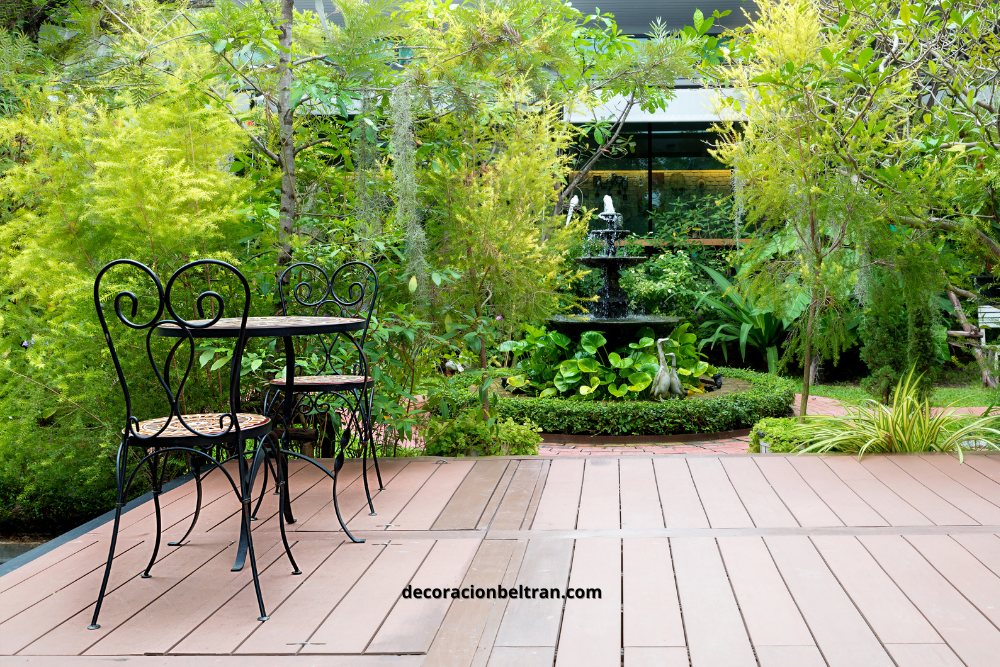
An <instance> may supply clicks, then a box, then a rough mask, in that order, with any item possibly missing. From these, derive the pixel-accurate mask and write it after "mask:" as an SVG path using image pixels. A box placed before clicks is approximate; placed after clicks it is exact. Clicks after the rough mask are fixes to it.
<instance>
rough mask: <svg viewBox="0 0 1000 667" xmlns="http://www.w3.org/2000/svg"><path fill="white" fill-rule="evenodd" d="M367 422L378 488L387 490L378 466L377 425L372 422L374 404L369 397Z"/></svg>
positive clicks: (367, 435) (366, 432)
mask: <svg viewBox="0 0 1000 667" xmlns="http://www.w3.org/2000/svg"><path fill="white" fill-rule="evenodd" d="M363 419H364V422H365V424H364V425H365V436H366V437H367V439H368V445H369V446H370V447H371V449H372V461H373V462H374V463H375V476H376V477H377V478H378V490H379V491H385V484H383V483H382V471H381V470H379V468H378V452H376V451H375V425H374V424H373V423H372V406H371V399H369V403H368V407H367V410H366V411H365V414H364V417H363Z"/></svg>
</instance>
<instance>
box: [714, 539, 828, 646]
mask: <svg viewBox="0 0 1000 667" xmlns="http://www.w3.org/2000/svg"><path fill="white" fill-rule="evenodd" d="M718 543H719V550H720V551H721V552H722V559H723V561H724V562H725V564H726V571H727V572H728V574H729V581H730V582H731V583H732V586H733V591H734V592H735V593H736V600H737V601H738V602H739V604H740V611H741V613H742V614H743V621H744V623H745V624H746V626H747V630H748V631H749V633H750V641H752V642H753V645H754V647H756V648H757V649H758V650H760V647H762V646H815V645H816V642H815V641H813V638H812V635H811V634H810V632H809V628H808V627H806V623H805V621H804V620H803V619H802V614H801V613H799V610H798V608H797V607H796V606H795V600H793V599H792V595H791V593H789V592H788V587H787V586H785V582H784V581H783V580H782V579H781V574H780V573H779V572H778V568H777V567H776V566H775V564H774V561H773V560H771V554H770V553H769V552H768V550H767V546H766V545H765V544H764V541H763V540H762V539H761V538H759V537H720V538H718Z"/></svg>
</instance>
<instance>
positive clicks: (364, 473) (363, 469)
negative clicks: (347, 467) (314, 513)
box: [333, 426, 378, 516]
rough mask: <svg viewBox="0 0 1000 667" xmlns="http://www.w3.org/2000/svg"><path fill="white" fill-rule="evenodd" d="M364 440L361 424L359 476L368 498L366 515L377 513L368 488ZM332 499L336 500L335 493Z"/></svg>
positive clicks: (366, 446) (366, 451)
mask: <svg viewBox="0 0 1000 667" xmlns="http://www.w3.org/2000/svg"><path fill="white" fill-rule="evenodd" d="M364 440H365V429H364V427H363V426H362V428H361V441H362V442H361V477H362V479H363V480H364V483H365V497H366V498H367V499H368V509H369V510H371V511H370V512H368V516H378V514H376V513H375V505H373V504H372V494H371V491H370V490H369V489H368V443H367V442H365V441H364ZM341 456H343V447H341ZM337 470H338V468H334V472H336V471H337ZM336 483H337V482H336V480H334V486H335V487H336ZM333 500H334V502H335V503H336V500H337V496H336V493H335V494H334V496H333Z"/></svg>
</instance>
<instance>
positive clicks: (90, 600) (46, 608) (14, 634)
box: [0, 540, 210, 655]
mask: <svg viewBox="0 0 1000 667" xmlns="http://www.w3.org/2000/svg"><path fill="white" fill-rule="evenodd" d="M118 545H119V549H118V550H116V551H117V553H116V555H115V562H114V566H113V567H112V568H111V579H110V580H109V581H108V590H109V591H114V590H115V589H116V588H118V587H119V586H121V585H122V584H123V583H125V582H127V581H128V580H130V579H132V578H133V577H136V576H138V575H139V574H140V573H141V572H142V570H143V568H145V567H146V563H148V562H149V556H150V552H151V550H152V543H150V542H145V541H141V540H124V541H121V540H120V541H119V542H118ZM101 550H102V551H104V553H105V558H107V545H105V544H102V545H101ZM165 555H166V554H164V556H165ZM208 557H210V556H208ZM103 577H104V568H103V567H102V568H100V569H95V570H94V571H92V572H91V573H90V574H88V575H87V576H85V577H82V578H80V579H78V580H77V581H75V582H73V583H72V584H70V585H69V586H67V587H65V588H63V589H61V590H60V591H59V594H58V595H49V596H44V597H43V596H36V595H33V594H31V589H25V590H24V591H22V594H23V595H25V599H26V600H30V601H31V602H32V604H31V606H29V607H27V608H26V609H25V610H24V611H22V612H21V613H19V614H18V615H16V616H14V617H13V618H11V619H10V620H8V621H6V622H5V623H3V624H2V625H0V655H9V654H12V653H17V652H18V651H20V650H22V649H24V647H26V646H28V645H29V644H31V643H32V642H34V641H35V640H37V639H38V638H39V637H43V636H46V635H47V634H48V635H53V636H55V635H59V634H61V632H62V630H63V628H62V627H61V626H60V624H61V623H63V622H64V621H66V620H67V619H71V618H72V617H73V616H74V615H76V614H77V613H79V614H80V619H79V620H80V621H81V623H82V625H81V628H80V629H83V628H84V627H86V626H87V625H89V624H90V616H92V615H93V613H94V603H95V602H96V601H97V591H98V587H99V586H100V585H101V580H102V578H103ZM110 598H111V595H109V596H108V599H109V600H110ZM110 604H111V603H106V604H105V607H104V609H105V610H106V611H105V613H106V612H107V611H109V609H108V607H109V606H110ZM112 613H114V612H112ZM84 615H86V616H87V620H86V621H85V622H83V616H84ZM102 623H103V621H102ZM105 625H107V624H105ZM111 627H113V625H112V626H111ZM106 631H107V630H106V629H104V628H102V630H101V631H100V632H106ZM85 632H86V631H85ZM95 632H98V631H95ZM95 641H97V637H94V636H93V632H92V633H91V637H90V638H89V641H88V642H87V643H86V644H84V645H83V646H82V647H81V648H80V649H79V650H77V651H72V652H70V653H69V655H75V654H77V653H80V652H81V651H83V650H84V649H85V648H86V647H87V646H89V645H90V644H92V643H93V642H95ZM43 643H44V644H45V645H48V640H46V641H45V642H43ZM38 650H41V652H45V649H44V648H42V649H39V648H38V647H36V648H33V649H32V652H36V651H38Z"/></svg>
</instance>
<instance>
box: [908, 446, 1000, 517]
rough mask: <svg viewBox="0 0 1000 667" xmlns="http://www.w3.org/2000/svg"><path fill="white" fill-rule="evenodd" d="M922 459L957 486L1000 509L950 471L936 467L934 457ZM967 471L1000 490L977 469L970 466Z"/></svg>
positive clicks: (999, 488)
mask: <svg viewBox="0 0 1000 667" xmlns="http://www.w3.org/2000/svg"><path fill="white" fill-rule="evenodd" d="M920 459H921V460H923V461H927V463H929V464H930V465H931V466H933V467H934V469H935V470H937V471H938V472H940V473H942V474H944V475H946V476H948V477H949V478H950V479H952V480H953V481H954V482H955V483H956V484H958V485H960V486H962V487H963V488H965V489H966V490H967V491H969V492H970V493H972V494H974V495H976V496H978V497H980V498H982V499H983V500H984V501H986V502H988V503H989V504H990V505H993V506H994V507H997V508H998V509H1000V505H997V504H996V503H995V502H993V501H992V500H990V499H989V498H987V497H985V496H984V495H982V494H981V493H979V492H978V491H976V490H975V489H974V488H972V487H971V486H969V485H968V484H966V483H965V482H963V481H962V480H960V479H958V478H957V477H955V476H954V475H952V474H951V473H949V472H948V470H946V469H943V468H941V467H940V466H938V465H935V464H934V462H933V461H934V460H935V459H934V457H927V456H921V457H920ZM966 470H971V471H972V473H973V474H974V475H979V476H980V477H982V478H983V481H984V482H985V483H986V484H989V485H992V486H996V487H998V490H1000V484H997V483H996V482H994V481H993V480H991V479H990V478H989V477H987V476H986V475H984V474H983V473H982V472H980V471H979V470H977V469H975V468H973V467H971V466H969V467H968V468H966Z"/></svg>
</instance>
